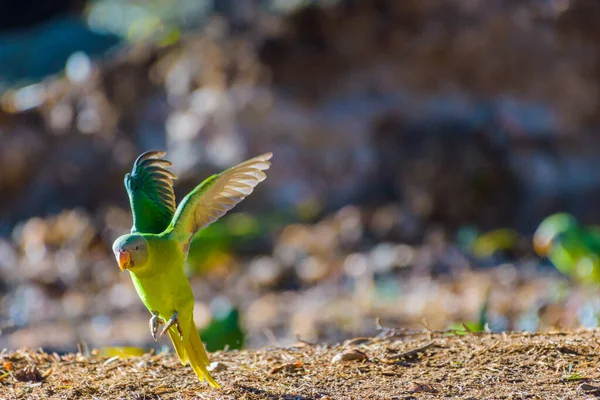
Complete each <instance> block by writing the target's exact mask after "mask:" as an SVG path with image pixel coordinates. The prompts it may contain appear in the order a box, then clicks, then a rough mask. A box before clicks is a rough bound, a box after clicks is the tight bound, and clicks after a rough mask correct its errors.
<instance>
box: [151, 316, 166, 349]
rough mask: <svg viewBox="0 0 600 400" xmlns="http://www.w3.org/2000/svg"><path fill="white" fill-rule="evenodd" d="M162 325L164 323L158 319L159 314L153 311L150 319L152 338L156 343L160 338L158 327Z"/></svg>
mask: <svg viewBox="0 0 600 400" xmlns="http://www.w3.org/2000/svg"><path fill="white" fill-rule="evenodd" d="M162 323H163V322H162V321H161V320H160V318H159V317H158V312H156V311H152V318H150V333H151V334H152V338H153V339H154V341H155V342H156V341H157V340H158V338H157V334H158V327H159V325H160V324H162ZM161 336H162V333H161Z"/></svg>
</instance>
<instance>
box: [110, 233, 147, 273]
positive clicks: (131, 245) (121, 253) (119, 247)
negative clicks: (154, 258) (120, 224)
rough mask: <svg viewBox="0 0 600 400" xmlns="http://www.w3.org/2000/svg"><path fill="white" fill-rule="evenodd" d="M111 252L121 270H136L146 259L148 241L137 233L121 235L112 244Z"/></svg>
mask: <svg viewBox="0 0 600 400" xmlns="http://www.w3.org/2000/svg"><path fill="white" fill-rule="evenodd" d="M113 253H115V257H116V258H117V262H118V263H119V268H121V271H124V270H126V269H128V270H134V271H135V270H136V269H138V268H141V267H143V266H144V265H145V264H146V262H147V261H148V241H147V240H146V239H145V238H144V237H143V236H142V235H139V234H137V233H132V234H129V235H123V236H121V237H120V238H118V239H117V240H115V243H114V244H113Z"/></svg>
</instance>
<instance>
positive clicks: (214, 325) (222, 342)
mask: <svg viewBox="0 0 600 400" xmlns="http://www.w3.org/2000/svg"><path fill="white" fill-rule="evenodd" d="M200 334H201V335H202V337H203V338H204V343H206V349H207V350H208V351H217V350H223V349H225V348H229V350H236V349H241V348H242V347H243V346H244V336H245V335H244V331H243V330H242V327H241V326H240V312H239V311H238V309H237V308H235V307H231V308H230V309H229V310H228V311H227V312H226V313H224V315H221V316H214V317H213V318H212V320H211V321H210V323H209V324H208V325H207V326H206V327H204V328H203V329H202V330H201V331H200Z"/></svg>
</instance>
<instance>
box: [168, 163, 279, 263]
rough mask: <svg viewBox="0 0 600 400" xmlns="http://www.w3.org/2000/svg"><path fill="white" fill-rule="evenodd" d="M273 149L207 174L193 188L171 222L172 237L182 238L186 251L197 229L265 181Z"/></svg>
mask: <svg viewBox="0 0 600 400" xmlns="http://www.w3.org/2000/svg"><path fill="white" fill-rule="evenodd" d="M272 156H273V154H272V153H266V154H263V155H260V156H258V157H254V158H252V159H250V160H247V161H244V162H243V163H241V164H239V165H236V166H235V167H232V168H229V169H228V170H226V171H223V172H221V173H220V174H215V175H213V176H211V177H209V178H207V179H206V180H205V181H204V182H202V183H201V184H200V185H198V186H197V187H196V188H195V189H194V190H192V191H191V192H190V193H189V194H188V195H187V196H185V198H184V199H183V200H182V201H181V203H180V204H179V207H177V211H176V212H175V216H174V217H173V222H172V226H171V229H172V230H171V233H170V235H172V237H173V238H175V239H176V240H177V241H179V242H180V243H181V245H182V247H183V250H184V252H186V253H187V251H188V250H189V243H190V241H191V240H192V237H194V234H195V233H196V232H198V230H200V229H202V228H204V227H206V226H208V225H210V224H211V223H213V222H215V221H216V220H217V219H219V218H220V217H222V216H223V215H225V213H227V211H229V210H231V209H232V208H233V207H235V206H236V205H237V204H238V203H239V202H241V201H242V200H244V199H245V198H246V196H248V195H249V194H250V193H252V191H253V190H254V188H255V187H256V185H258V184H259V183H260V182H262V181H264V180H265V178H266V177H267V175H266V174H265V172H264V171H266V170H267V169H269V167H270V166H271V163H270V162H269V160H270V159H271V157H272Z"/></svg>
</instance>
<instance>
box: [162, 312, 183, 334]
mask: <svg viewBox="0 0 600 400" xmlns="http://www.w3.org/2000/svg"><path fill="white" fill-rule="evenodd" d="M178 316H179V314H178V313H177V311H175V314H173V316H172V317H171V318H169V320H168V321H167V323H166V324H165V326H164V328H163V330H162V332H160V336H162V335H164V334H165V333H167V332H168V331H169V328H171V327H172V326H173V325H175V327H176V328H177V332H179V338H180V339H181V340H183V333H182V332H181V328H180V327H179V321H178V320H177V317H178Z"/></svg>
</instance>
